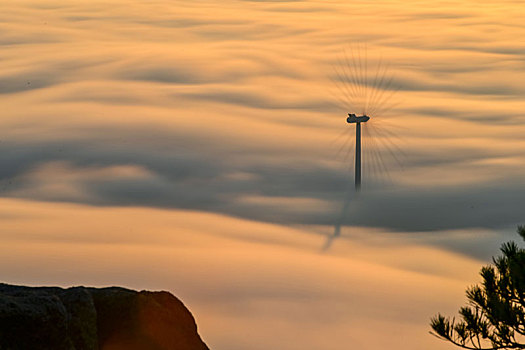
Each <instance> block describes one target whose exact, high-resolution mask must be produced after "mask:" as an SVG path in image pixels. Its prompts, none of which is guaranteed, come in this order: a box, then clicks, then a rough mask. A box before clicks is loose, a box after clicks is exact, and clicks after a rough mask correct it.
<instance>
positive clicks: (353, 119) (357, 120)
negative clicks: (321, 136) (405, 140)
mask: <svg viewBox="0 0 525 350" xmlns="http://www.w3.org/2000/svg"><path fill="white" fill-rule="evenodd" d="M369 120H370V117H369V116H367V115H366V114H365V115H361V116H356V115H355V114H353V113H348V118H346V122H347V123H350V124H355V175H354V181H355V190H356V192H358V191H359V190H360V189H361V123H366V122H367V121H369Z"/></svg>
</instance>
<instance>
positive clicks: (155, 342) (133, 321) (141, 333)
mask: <svg viewBox="0 0 525 350" xmlns="http://www.w3.org/2000/svg"><path fill="white" fill-rule="evenodd" d="M8 349H9V350H18V349H20V350H25V349H28V350H29V349H42V350H44V349H50V350H51V349H53V350H62V349H64V350H92V349H93V350H97V349H101V350H121V349H122V350H123V349H127V350H168V349H170V350H171V349H173V350H209V349H208V347H207V346H206V344H205V343H204V342H203V341H202V340H201V338H200V336H199V334H198V333H197V325H196V324H195V320H194V318H193V316H192V314H191V313H190V311H189V310H188V309H187V308H186V307H185V306H184V304H183V303H182V302H181V301H180V300H179V299H177V298H176V297H174V296H173V295H172V294H170V293H168V292H148V291H141V292H137V291H134V290H130V289H125V288H120V287H110V288H86V287H73V288H68V289H63V288H58V287H24V286H14V285H8V284H2V283H0V350H8Z"/></svg>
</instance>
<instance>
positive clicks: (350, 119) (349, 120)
mask: <svg viewBox="0 0 525 350" xmlns="http://www.w3.org/2000/svg"><path fill="white" fill-rule="evenodd" d="M369 119H370V117H369V116H367V115H366V114H365V115H360V116H359V117H358V116H356V115H355V114H353V113H348V118H346V122H347V123H364V122H367V121H368V120H369Z"/></svg>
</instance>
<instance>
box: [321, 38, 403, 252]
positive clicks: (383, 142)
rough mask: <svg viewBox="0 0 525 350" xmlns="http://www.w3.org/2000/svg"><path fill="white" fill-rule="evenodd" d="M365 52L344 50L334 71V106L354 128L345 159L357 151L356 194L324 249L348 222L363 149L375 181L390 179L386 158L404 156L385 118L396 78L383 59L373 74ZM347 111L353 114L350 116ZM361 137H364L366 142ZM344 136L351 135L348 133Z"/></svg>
mask: <svg viewBox="0 0 525 350" xmlns="http://www.w3.org/2000/svg"><path fill="white" fill-rule="evenodd" d="M362 49H363V48H362V47H361V46H358V47H357V49H355V48H354V49H352V50H351V52H350V55H349V54H348V53H347V51H346V50H345V51H344V58H343V59H339V61H338V62H339V65H338V66H337V67H334V72H335V76H334V77H333V78H332V82H333V83H334V85H335V86H336V87H337V90H338V91H337V92H338V93H334V94H333V95H334V97H335V98H336V100H337V103H335V104H336V106H338V107H339V108H340V109H343V110H345V112H346V113H347V114H348V117H347V118H346V122H347V123H349V124H355V146H354V144H353V143H352V145H351V147H349V149H348V151H347V156H346V157H345V159H346V158H348V155H350V154H351V151H352V150H355V153H354V157H355V158H354V191H350V190H349V191H348V193H347V194H346V196H345V200H344V204H343V207H342V210H341V214H340V215H339V217H338V219H337V221H336V223H335V225H334V231H333V234H332V235H331V236H329V237H328V239H327V241H326V243H325V245H324V249H328V248H329V247H330V246H331V243H332V241H333V240H334V239H335V238H336V237H338V236H339V235H340V234H341V226H342V225H343V222H344V221H345V216H346V214H347V212H348V210H349V207H350V204H351V200H352V199H356V198H357V197H358V194H359V192H360V189H361V179H362V170H363V167H362V161H363V157H362V151H363V148H364V153H365V155H367V157H366V159H364V161H365V162H364V165H365V167H364V168H365V169H368V170H372V172H373V173H374V174H373V175H375V176H376V177H382V176H385V175H386V176H388V167H387V166H386V165H385V157H387V156H390V157H392V158H394V159H395V161H396V162H398V163H399V160H398V158H397V156H396V153H398V151H399V152H400V153H402V151H401V150H400V149H399V148H398V147H397V145H396V144H395V143H394V142H393V141H392V138H395V137H396V135H395V133H393V132H392V131H391V127H392V125H388V123H387V122H386V121H384V118H383V117H384V116H385V115H386V114H387V113H388V112H390V111H391V110H392V109H393V108H394V107H395V106H397V104H398V101H396V100H395V99H393V97H394V96H395V93H396V92H397V89H396V88H394V87H393V86H392V83H393V76H392V75H391V74H390V73H389V68H388V65H385V64H384V63H383V60H382V59H381V58H379V59H377V60H375V61H376V64H375V69H372V70H371V71H370V70H369V67H370V66H371V64H370V62H369V56H368V48H367V47H366V46H365V47H364V53H363V52H362ZM372 66H374V65H372ZM348 111H352V112H351V113H348ZM356 111H360V113H355V112H356ZM381 124H386V125H387V127H386V128H383V127H382V125H381ZM362 133H364V134H365V135H364V136H365V137H364V138H363V135H362ZM343 134H347V135H348V129H346V130H345V131H344V133H343ZM348 136H349V137H348V140H347V142H346V143H345V145H344V147H347V146H348V144H349V142H348V141H353V139H354V137H352V136H353V135H348ZM362 143H363V145H362ZM363 146H364V147H363ZM392 148H396V152H394V151H392ZM342 149H343V148H342ZM342 149H341V150H342ZM384 151H387V152H384ZM352 192H353V194H352Z"/></svg>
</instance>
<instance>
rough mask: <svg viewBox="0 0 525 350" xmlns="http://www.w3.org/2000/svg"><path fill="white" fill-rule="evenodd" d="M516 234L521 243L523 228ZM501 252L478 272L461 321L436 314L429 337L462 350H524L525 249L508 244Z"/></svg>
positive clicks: (462, 309) (502, 247) (524, 231)
mask: <svg viewBox="0 0 525 350" xmlns="http://www.w3.org/2000/svg"><path fill="white" fill-rule="evenodd" d="M518 234H519V235H520V236H521V237H522V238H523V239H524V240H525V226H518ZM501 252H502V253H503V255H502V256H498V257H496V258H492V261H493V263H492V264H491V265H489V266H485V267H483V268H482V269H481V272H480V275H481V277H482V279H483V282H482V283H481V285H476V286H473V287H470V288H468V289H467V298H468V300H469V303H468V306H464V307H462V308H460V309H459V314H460V315H461V319H460V320H459V321H457V322H456V320H455V318H452V319H450V318H448V317H444V316H442V315H441V314H438V315H437V316H435V317H433V318H432V319H431V322H430V326H431V327H432V330H433V331H431V332H430V333H431V334H433V335H435V336H437V337H438V338H441V339H444V340H447V341H449V342H451V343H453V344H455V345H457V346H459V347H462V348H465V349H473V350H474V349H482V350H483V349H486V350H489V349H490V350H493V349H525V249H522V248H519V247H518V246H517V244H516V243H515V242H508V243H504V244H503V245H502V246H501Z"/></svg>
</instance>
